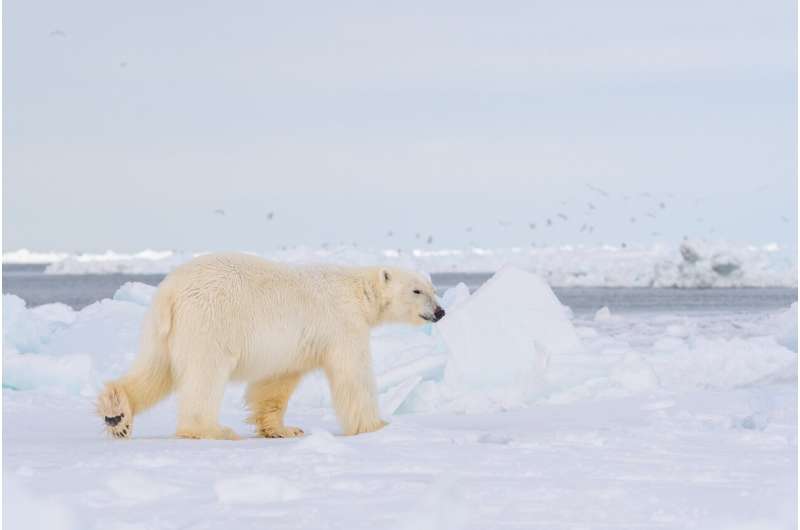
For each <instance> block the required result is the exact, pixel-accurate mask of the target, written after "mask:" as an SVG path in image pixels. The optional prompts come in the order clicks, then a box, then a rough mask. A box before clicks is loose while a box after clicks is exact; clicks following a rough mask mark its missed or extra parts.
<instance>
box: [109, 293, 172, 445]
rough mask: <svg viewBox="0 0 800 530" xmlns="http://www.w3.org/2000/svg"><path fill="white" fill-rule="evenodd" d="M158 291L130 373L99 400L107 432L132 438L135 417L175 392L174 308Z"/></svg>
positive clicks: (116, 436)
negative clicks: (171, 356) (171, 340)
mask: <svg viewBox="0 0 800 530" xmlns="http://www.w3.org/2000/svg"><path fill="white" fill-rule="evenodd" d="M162 291H163V290H161V289H160V290H159V292H158V293H156V297H155V299H154V301H153V306H152V307H151V308H150V311H149V312H148V314H147V316H145V320H144V324H143V325H142V337H141V345H140V350H139V356H138V357H137V358H136V361H135V362H134V364H133V367H132V368H131V370H130V371H129V372H128V373H127V374H125V375H124V376H122V377H121V378H120V379H117V380H115V381H111V382H109V383H107V384H106V387H105V389H104V390H103V392H102V393H101V394H100V396H99V397H98V399H97V414H98V415H99V416H100V417H101V418H102V419H103V422H104V425H105V429H106V432H108V434H110V435H111V436H113V437H115V438H129V437H130V436H131V432H132V430H131V428H132V426H133V417H134V415H136V414H139V413H140V412H143V411H144V410H146V409H148V408H150V407H152V406H153V405H155V404H156V403H158V402H159V401H161V400H162V399H163V398H164V397H166V395H167V394H169V393H170V392H171V391H172V387H173V380H172V370H171V368H170V362H169V349H168V345H167V339H168V337H169V331H170V327H171V324H172V304H171V302H170V301H169V300H168V298H169V297H168V296H166V295H165V293H163V292H162Z"/></svg>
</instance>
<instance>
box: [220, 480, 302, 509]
mask: <svg viewBox="0 0 800 530" xmlns="http://www.w3.org/2000/svg"><path fill="white" fill-rule="evenodd" d="M214 491H215V492H216V493H217V499H219V502H221V503H222V504H255V505H261V504H267V503H271V502H285V501H291V500H294V499H298V498H300V491H299V490H298V489H297V488H295V487H293V486H292V485H291V484H289V483H288V482H287V481H286V480H285V479H282V478H280V477H272V476H262V475H247V476H243V477H236V478H228V479H223V480H218V481H217V483H216V484H215V485H214Z"/></svg>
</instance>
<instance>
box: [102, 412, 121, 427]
mask: <svg viewBox="0 0 800 530" xmlns="http://www.w3.org/2000/svg"><path fill="white" fill-rule="evenodd" d="M122 416H124V414H120V415H119V416H106V425H108V426H110V427H116V426H117V424H118V423H119V422H120V421H122Z"/></svg>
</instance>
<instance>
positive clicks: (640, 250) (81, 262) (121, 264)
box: [3, 241, 797, 287]
mask: <svg viewBox="0 0 800 530" xmlns="http://www.w3.org/2000/svg"><path fill="white" fill-rule="evenodd" d="M253 253H254V254H259V255H262V256H264V257H266V258H269V259H274V260H278V261H284V262H289V263H304V262H327V263H336V264H346V265H362V264H370V265H374V264H376V263H383V264H387V265H399V266H405V267H410V268H416V269H419V270H424V271H428V272H494V271H497V270H499V269H500V268H501V267H502V266H504V265H514V266H517V267H520V268H522V269H525V270H528V271H531V272H535V273H537V274H539V275H541V276H543V277H544V278H546V279H547V281H548V282H549V283H550V285H553V286H564V287H567V286H583V287H589V286H603V287H743V286H748V287H767V286H796V285H797V264H796V263H795V261H794V259H793V258H792V257H790V255H789V254H788V253H787V252H786V251H785V250H784V249H781V248H780V247H778V245H775V244H767V245H743V244H732V243H725V242H711V241H685V242H683V243H681V244H680V245H667V244H655V245H650V246H625V247H622V246H614V245H601V246H584V245H562V246H558V247H518V248H495V249H490V248H475V247H471V248H466V249H438V250H432V249H413V250H407V251H403V250H397V249H388V250H366V249H360V248H355V247H352V246H345V247H338V248H329V249H322V248H308V247H296V248H287V249H284V250H277V251H273V252H253ZM198 254H202V252H173V251H169V250H167V251H155V250H145V251H142V252H139V253H134V254H122V253H117V252H113V251H108V252H105V253H102V254H70V253H64V252H31V251H29V250H27V249H22V250H17V251H12V252H5V253H4V254H3V263H15V264H19V263H49V265H48V267H47V269H46V273H48V274H103V273H128V274H132V273H142V274H166V273H167V272H169V271H170V270H172V269H173V268H175V267H177V266H178V265H180V264H181V263H184V262H185V261H187V260H189V259H191V258H192V257H193V256H196V255H198Z"/></svg>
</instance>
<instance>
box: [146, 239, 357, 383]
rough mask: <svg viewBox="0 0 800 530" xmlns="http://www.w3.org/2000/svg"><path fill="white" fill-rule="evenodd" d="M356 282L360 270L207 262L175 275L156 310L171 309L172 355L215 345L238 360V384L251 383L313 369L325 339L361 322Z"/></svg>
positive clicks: (227, 259)
mask: <svg viewBox="0 0 800 530" xmlns="http://www.w3.org/2000/svg"><path fill="white" fill-rule="evenodd" d="M358 281H359V272H358V270H357V269H350V268H336V267H325V266H319V267H317V266H303V267H299V266H292V265H286V264H281V263H275V262H270V261H267V260H264V259H262V258H259V257H257V256H250V255H246V254H209V255H205V256H201V257H198V258H195V259H193V260H191V261H189V262H187V263H185V264H184V265H182V266H180V267H178V268H176V269H175V270H174V271H172V272H171V273H170V274H169V275H168V276H167V277H166V278H165V279H164V281H163V282H162V284H161V285H160V286H159V290H158V293H157V294H156V298H155V300H154V305H159V304H160V305H162V306H164V305H166V306H169V307H170V309H171V311H170V313H171V315H172V325H171V326H170V327H171V332H170V334H171V335H172V342H173V344H174V345H175V347H176V349H177V350H190V349H197V345H198V344H203V345H206V344H211V345H214V348H215V349H216V350H220V353H223V354H226V355H227V356H230V357H234V358H236V359H237V363H238V364H239V366H240V368H239V369H237V378H243V379H251V378H252V377H261V376H263V374H264V373H265V372H273V371H281V370H284V369H288V368H290V367H296V366H297V365H298V363H299V362H301V361H302V358H304V357H308V359H307V361H308V362H309V363H311V364H313V362H314V360H313V356H314V355H317V354H318V353H319V352H318V351H317V350H321V349H324V348H325V347H326V342H327V340H328V338H329V337H332V336H333V335H336V334H337V332H338V329H340V328H341V327H343V326H347V325H348V324H349V323H350V322H352V321H354V320H356V321H357V320H358V318H359V316H358V300H357V295H356V293H357V284H358ZM173 353H174V352H173ZM186 354H187V355H196V353H193V352H192V353H190V352H188V351H187V352H186Z"/></svg>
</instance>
